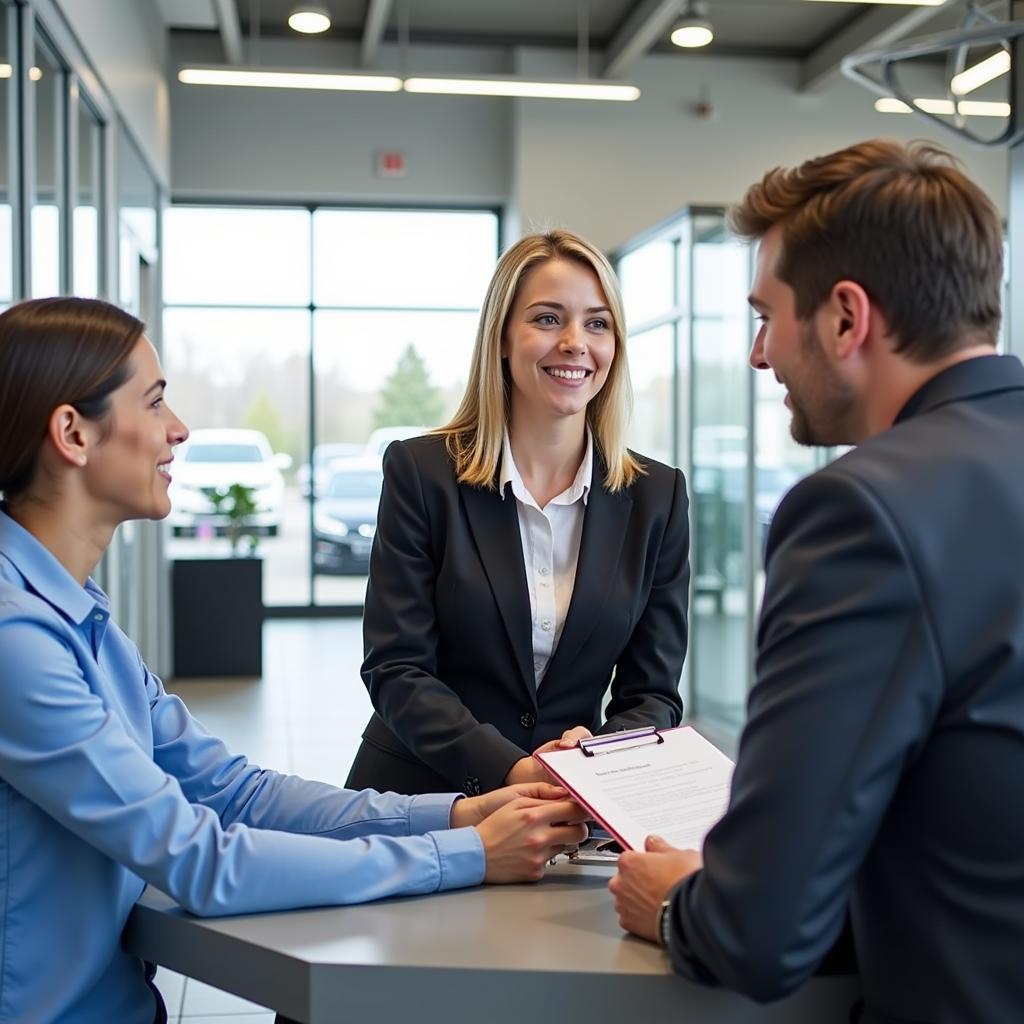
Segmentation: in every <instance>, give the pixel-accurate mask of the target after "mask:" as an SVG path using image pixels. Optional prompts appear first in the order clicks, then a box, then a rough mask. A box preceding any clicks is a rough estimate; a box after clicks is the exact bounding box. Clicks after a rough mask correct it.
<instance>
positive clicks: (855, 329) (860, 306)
mask: <svg viewBox="0 0 1024 1024" xmlns="http://www.w3.org/2000/svg"><path fill="white" fill-rule="evenodd" d="M823 312H824V313H825V323H824V326H825V329H826V330H827V331H828V334H827V337H828V340H829V343H830V344H831V346H832V351H833V353H834V354H835V356H836V358H838V359H848V358H849V357H850V356H852V355H855V354H856V353H857V352H858V351H859V350H860V347H861V346H862V345H863V344H864V342H865V341H866V340H867V337H868V333H869V330H870V327H871V299H869V298H868V293H867V292H866V291H865V290H864V288H863V286H862V285H859V284H858V283H857V282H856V281H849V280H843V281H837V282H836V283H835V284H834V285H833V286H832V291H831V292H830V293H829V297H828V299H826V300H825V308H824V310H823Z"/></svg>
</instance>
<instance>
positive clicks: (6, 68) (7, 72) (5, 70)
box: [0, 64, 43, 82]
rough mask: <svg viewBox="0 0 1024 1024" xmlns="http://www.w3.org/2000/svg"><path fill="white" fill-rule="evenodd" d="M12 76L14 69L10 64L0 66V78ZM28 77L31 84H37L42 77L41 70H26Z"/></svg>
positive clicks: (33, 68)
mask: <svg viewBox="0 0 1024 1024" xmlns="http://www.w3.org/2000/svg"><path fill="white" fill-rule="evenodd" d="M13 74H14V68H12V67H11V65H10V64H0V78H10V77H11V75H13ZM28 77H29V78H30V79H31V80H32V81H33V82H38V81H39V79H40V78H42V77H43V72H42V69H41V68H36V67H32V68H29V69H28Z"/></svg>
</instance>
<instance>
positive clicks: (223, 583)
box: [171, 558, 263, 678]
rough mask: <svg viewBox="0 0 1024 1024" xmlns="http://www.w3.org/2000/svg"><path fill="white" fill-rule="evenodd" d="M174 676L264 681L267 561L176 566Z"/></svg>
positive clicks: (190, 561) (192, 561) (194, 561)
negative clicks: (265, 571) (264, 600)
mask: <svg viewBox="0 0 1024 1024" xmlns="http://www.w3.org/2000/svg"><path fill="white" fill-rule="evenodd" d="M171 594H172V597H171V610H172V614H173V617H174V619H173V630H172V633H173V636H174V675H175V676H176V677H177V678H182V677H190V676H192V677H194V676H261V675H263V560H262V559H261V558H183V559H177V560H176V561H174V562H173V563H172V566H171Z"/></svg>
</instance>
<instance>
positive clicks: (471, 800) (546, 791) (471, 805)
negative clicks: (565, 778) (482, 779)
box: [449, 782, 568, 828]
mask: <svg viewBox="0 0 1024 1024" xmlns="http://www.w3.org/2000/svg"><path fill="white" fill-rule="evenodd" d="M567 796H568V793H567V792H566V790H564V789H562V787H561V786H552V785H551V784H550V783H548V782H530V783H523V784H520V785H516V786H505V787H504V788H502V789H495V790H492V791H491V792H490V793H484V794H483V796H473V797H466V798H464V799H462V800H456V801H455V803H453V804H452V813H451V818H450V819H449V824H450V826H451V827H452V828H465V827H466V826H467V825H479V824H480V823H481V822H482V821H483V820H484V818H487V817H489V816H490V815H492V814H493V813H494V812H495V811H497V810H500V809H501V808H502V807H504V806H505V805H506V804H508V803H511V802H512V801H513V800H516V799H518V798H519V797H529V798H530V799H532V800H565V799H566V797H567Z"/></svg>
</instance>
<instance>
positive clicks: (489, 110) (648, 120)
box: [171, 37, 1007, 249]
mask: <svg viewBox="0 0 1024 1024" xmlns="http://www.w3.org/2000/svg"><path fill="white" fill-rule="evenodd" d="M206 45H207V47H208V49H207V52H206V53H205V54H204V53H203V52H202V46H203V42H202V40H198V39H196V38H194V37H186V38H185V39H183V40H182V41H181V43H180V44H178V43H175V44H174V46H173V52H172V62H173V63H174V65H175V66H177V65H178V64H180V63H182V62H184V61H185V60H186V59H193V60H199V59H204V57H205V59H206V60H219V59H220V57H219V46H218V45H217V44H216V42H213V43H212V44H211V43H207V44H206ZM263 45H264V52H263V53H262V54H261V55H260V56H261V59H262V61H263V62H264V63H265V64H268V65H269V64H278V65H287V64H289V63H291V64H293V65H294V64H297V63H299V60H298V59H297V58H296V56H295V55H296V54H297V53H299V54H302V55H303V60H309V59H310V58H309V57H308V56H307V55H308V54H309V53H311V52H313V51H311V50H309V49H308V48H307V47H308V45H309V44H307V43H306V42H305V41H303V42H301V43H300V44H298V46H297V45H296V44H294V43H290V42H289V43H284V42H281V41H267V42H265V43H264V44H263ZM321 45H322V46H323V49H322V50H321V52H320V53H319V54H317V55H316V56H315V57H314V58H313V61H314V62H316V63H319V64H321V65H322V66H333V67H345V66H349V67H351V66H353V64H354V53H353V52H352V50H351V49H349V50H346V49H344V48H339V47H338V46H337V44H333V48H332V46H331V45H330V44H321ZM298 47H302V49H301V50H300V49H299V48H298ZM502 61H504V62H505V64H506V65H508V64H509V63H510V62H511V63H512V64H514V65H515V66H516V67H517V68H518V69H519V70H521V71H523V72H526V73H529V74H535V75H550V76H556V77H567V76H568V77H575V74H576V62H575V61H576V58H575V55H574V54H572V53H567V52H565V51H557V50H550V49H549V50H539V49H538V50H523V51H520V52H518V53H517V54H514V55H512V57H511V58H509V56H508V55H504V56H502V55H501V54H500V53H498V52H495V51H490V52H488V51H472V52H469V53H467V52H466V51H465V50H459V51H452V50H445V49H443V48H437V47H429V46H423V47H414V48H413V49H412V51H411V52H410V55H409V59H408V67H409V68H410V69H411V70H416V71H421V70H427V69H428V68H429V69H443V70H449V71H470V70H479V71H491V72H497V71H508V70H511V68H510V67H509V66H505V67H503V66H501V64H502ZM378 63H379V66H380V67H382V68H387V67H396V66H398V63H399V55H398V54H396V53H395V52H394V51H393V50H391V51H388V50H385V52H384V54H383V55H382V58H381V60H380V61H379V62H378ZM797 76H798V65H797V63H796V62H795V61H772V60H752V59H724V58H708V57H701V56H694V55H687V56H678V57H677V56H675V55H659V56H652V57H648V58H646V59H644V60H643V61H641V62H639V63H638V64H637V65H636V66H635V68H634V69H633V71H632V73H631V74H630V75H629V76H628V77H629V80H630V81H633V82H635V83H636V84H637V85H639V86H640V88H641V90H642V96H641V98H640V100H638V101H637V102H635V103H592V102H579V101H577V102H571V101H551V100H525V101H524V100H519V101H512V100H496V99H469V98H465V97H427V96H410V95H407V94H398V95H366V94H359V93H305V92H279V91H276V90H259V89H225V88H221V89H212V88H200V87H196V86H182V85H180V84H178V83H177V82H175V83H173V84H172V86H171V105H172V132H173V155H172V179H171V180H172V190H173V192H174V194H175V195H176V196H180V197H187V196H189V195H193V196H206V197H229V196H242V197H248V198H261V197H268V198H269V197H285V198H294V199H303V198H309V199H318V200H331V199H333V200H341V201H344V200H351V201H367V200H369V201H384V202H387V201H390V200H396V201H428V202H437V203H443V202H453V201H454V202H467V203H468V202H485V203H504V204H505V205H506V207H507V209H508V211H509V212H510V214H511V216H510V217H509V227H510V235H511V236H514V235H515V233H516V231H517V230H518V229H520V228H521V229H522V230H524V231H525V230H530V229H532V228H535V227H543V226H555V225H561V226H566V227H570V228H572V229H574V230H577V231H579V232H581V233H582V234H585V235H587V236H589V237H591V238H592V239H593V240H594V241H595V242H597V243H598V244H599V245H601V246H603V247H604V248H606V249H613V248H615V247H617V246H619V245H621V244H623V243H624V242H626V241H627V240H629V239H630V238H632V237H634V236H635V235H637V234H639V233H641V232H643V231H645V230H647V229H648V228H650V227H651V226H652V225H654V224H656V223H658V222H659V221H661V220H663V219H664V218H666V217H667V216H669V215H670V214H672V213H673V212H674V211H676V210H678V209H679V208H680V207H681V206H683V205H685V204H687V203H705V204H710V205H721V204H727V203H730V202H733V201H735V200H736V199H738V198H739V197H740V196H741V195H742V193H743V191H744V190H745V188H746V187H747V186H748V185H750V184H751V183H752V182H753V181H755V180H756V179H757V178H759V177H760V176H761V175H762V174H763V173H764V172H765V171H766V170H767V169H769V168H770V167H774V166H777V165H780V164H786V165H789V164H794V163H799V162H800V161H802V160H804V159H806V158H808V157H810V156H814V155H817V154H820V153H825V152H828V151H829V150H832V149H835V148H838V147H840V146H843V145H847V144H849V143H851V142H855V141H857V140H860V139H864V138H869V137H872V136H879V135H885V136H890V137H895V138H901V139H911V138H918V137H932V138H935V139H936V141H939V142H941V143H942V144H944V145H952V148H953V149H954V151H955V152H956V153H957V154H958V155H959V156H960V157H961V159H963V161H964V162H965V164H966V166H967V169H968V171H969V173H970V174H971V175H972V176H973V177H974V178H975V179H976V180H977V181H978V182H979V183H980V184H981V185H982V187H983V188H985V189H986V191H987V192H988V193H989V194H990V195H991V196H992V198H993V199H994V201H995V202H996V203H997V205H998V206H999V207H1000V209H1003V210H1005V208H1006V194H1007V175H1006V171H1007V156H1006V152H1005V151H1004V150H983V149H973V148H970V147H967V146H965V145H964V144H960V143H957V142H956V141H955V140H954V141H953V142H952V143H951V142H950V140H949V139H947V138H946V137H945V136H944V135H943V134H941V133H938V134H937V133H936V131H935V130H933V129H932V128H931V126H930V125H928V124H926V123H925V122H923V121H920V120H918V119H917V118H916V117H909V116H897V115H885V114H877V113H875V111H874V110H873V107H872V104H873V100H874V97H873V96H872V95H871V94H870V93H868V92H867V91H865V90H863V89H861V88H860V87H858V86H855V85H853V84H851V83H848V82H846V81H844V80H838V81H837V82H836V83H835V84H834V85H832V86H831V87H829V88H828V89H826V90H824V91H823V92H820V93H816V94H813V95H803V94H800V93H799V92H797V90H796V82H797ZM702 95H707V97H708V98H709V100H710V102H711V104H712V106H713V108H714V115H713V116H712V117H711V118H710V119H701V118H699V117H697V116H695V115H694V113H693V112H692V109H691V108H692V105H693V104H694V103H696V102H697V101H698V100H699V99H700V98H701V97H702ZM380 148H386V149H401V150H404V151H405V152H406V154H407V156H408V163H409V171H408V176H407V177H406V178H404V179H399V180H387V179H380V178H375V177H374V176H373V174H372V162H373V154H374V151H375V150H377V149H380Z"/></svg>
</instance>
